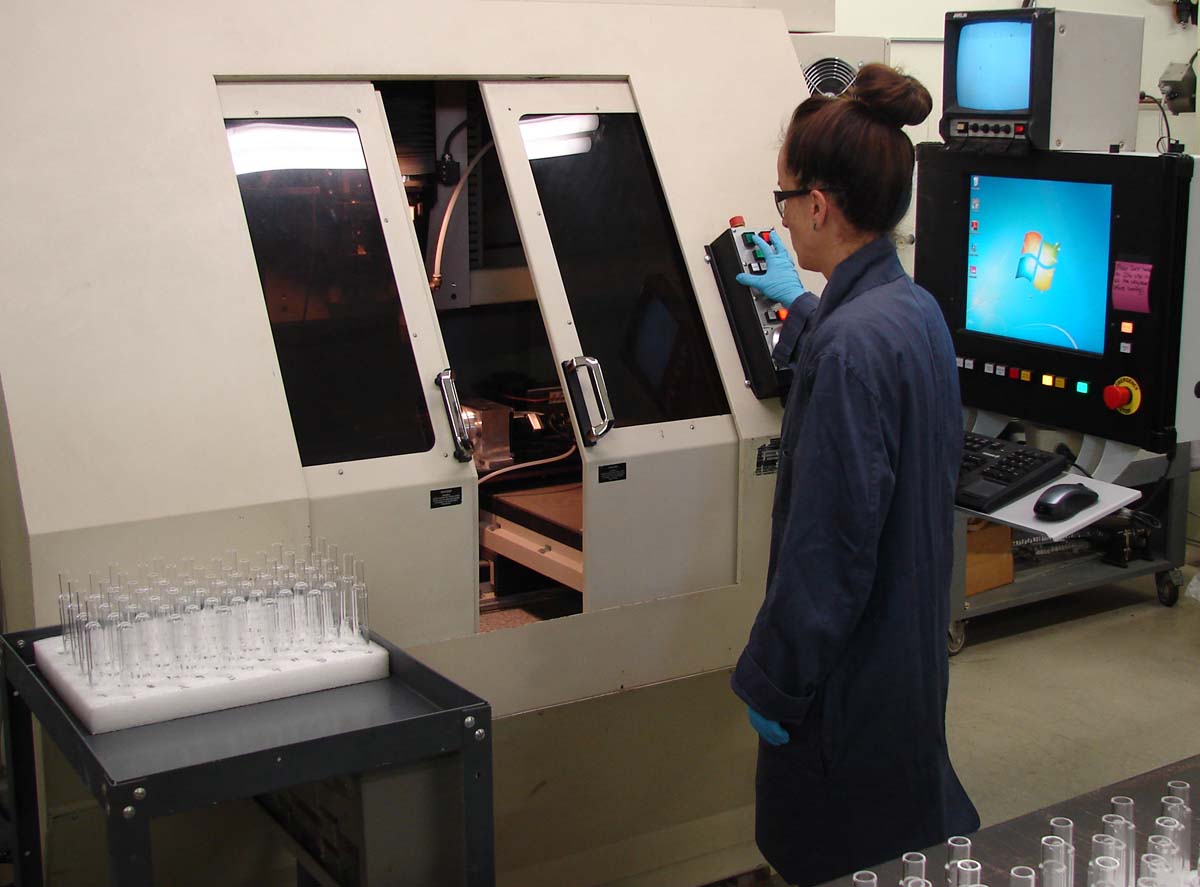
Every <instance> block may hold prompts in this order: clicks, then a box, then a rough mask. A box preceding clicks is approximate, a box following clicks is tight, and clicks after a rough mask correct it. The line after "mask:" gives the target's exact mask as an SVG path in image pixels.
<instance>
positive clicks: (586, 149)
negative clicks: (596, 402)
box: [521, 114, 729, 426]
mask: <svg viewBox="0 0 1200 887" xmlns="http://www.w3.org/2000/svg"><path fill="white" fill-rule="evenodd" d="M570 116H571V117H576V115H570ZM555 120H559V121H563V122H564V125H563V126H560V127H558V129H559V130H560V131H561V130H566V131H567V134H566V135H551V136H550V137H549V138H548V139H546V138H539V135H540V134H539V133H538V132H537V131H536V129H535V127H537V126H538V125H539V124H541V123H544V122H547V121H549V122H550V124H551V126H553V124H554V122H555ZM573 122H574V123H576V124H578V125H572V123H573ZM593 125H594V127H595V128H594V131H587V130H588V129H589V127H591V126H593ZM521 127H522V135H523V136H524V137H525V140H526V150H527V151H528V153H529V156H530V158H531V159H530V164H531V165H532V167H533V177H534V181H535V182H536V183H537V190H538V197H539V198H540V200H541V204H542V210H543V212H544V213H545V218H546V223H547V225H548V226H549V229H550V238H551V240H552V241H553V243H554V252H555V254H556V256H557V257H558V264H559V269H560V271H561V273H562V278H563V283H564V285H565V286H566V291H567V300H568V301H569V302H570V305H571V313H572V314H573V316H574V318H575V326H576V328H577V330H578V334H579V341H580V343H581V345H582V346H583V350H584V353H585V354H587V355H588V356H590V357H594V358H596V359H597V360H599V361H600V364H601V367H602V368H603V370H604V378H605V382H606V384H607V386H608V392H609V397H610V399H611V400H612V408H613V412H614V414H615V418H616V424H617V425H625V426H628V425H644V424H647V423H651V422H666V421H672V420H677V419H693V418H696V417H699V416H714V415H720V414H724V413H728V412H729V406H728V403H727V402H726V400H725V391H724V389H723V388H722V386H721V379H720V376H719V375H718V373H717V366H716V362H715V360H714V359H713V355H712V349H711V347H710V345H709V341H708V336H707V334H706V333H705V330H704V325H703V323H702V321H701V319H700V310H699V308H698V307H697V305H696V295H695V292H694V291H693V290H692V285H691V282H690V280H689V279H688V276H687V272H686V270H685V267H684V264H683V255H682V253H681V252H680V250H679V240H678V237H676V235H675V229H674V227H673V226H672V224H671V218H670V216H669V215H668V213H667V204H666V200H665V199H664V197H663V193H662V187H661V185H660V184H659V181H658V175H657V174H656V172H655V170H654V164H653V163H652V161H651V158H650V149H649V145H648V144H647V143H646V137H645V134H644V132H643V131H642V124H641V121H640V120H639V119H638V116H637V115H636V114H598V115H577V117H576V119H575V120H574V121H572V120H571V119H566V118H564V116H563V115H558V116H556V118H554V119H550V118H547V117H539V116H534V115H530V116H527V117H525V118H522V120H521ZM572 129H574V130H579V129H582V130H585V131H584V132H583V133H582V134H580V133H578V132H575V133H571V132H570V130H572ZM556 139H557V140H558V145H556V144H555V140H556ZM535 140H536V141H540V142H542V144H535ZM547 142H549V144H547ZM560 147H561V149H562V150H564V151H565V150H575V151H577V153H567V154H562V155H560V156H544V157H539V156H538V155H539V154H542V153H548V154H553V153H554V152H555V151H556V150H558V149H559V148H560Z"/></svg>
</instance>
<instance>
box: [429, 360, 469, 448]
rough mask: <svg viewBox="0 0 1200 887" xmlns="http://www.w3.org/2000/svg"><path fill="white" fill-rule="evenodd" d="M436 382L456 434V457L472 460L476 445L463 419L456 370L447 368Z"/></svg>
mask: <svg viewBox="0 0 1200 887" xmlns="http://www.w3.org/2000/svg"><path fill="white" fill-rule="evenodd" d="M434 383H435V384H436V385H437V387H438V388H439V389H440V390H441V392H442V403H443V404H444V405H445V407H446V416H447V418H449V420H450V431H451V433H452V434H453V435H454V458H455V459H457V460H458V461H459V462H470V461H471V454H472V453H473V452H474V449H475V445H474V444H472V443H471V439H470V437H469V436H468V435H467V423H466V422H464V421H463V412H462V404H461V403H459V400H458V388H457V387H456V386H455V384H454V371H453V370H449V369H445V370H442V371H441V372H440V373H438V374H437V378H436V379H434Z"/></svg>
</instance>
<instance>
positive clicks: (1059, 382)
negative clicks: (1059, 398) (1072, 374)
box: [1054, 376, 1067, 388]
mask: <svg viewBox="0 0 1200 887" xmlns="http://www.w3.org/2000/svg"><path fill="white" fill-rule="evenodd" d="M1054 387H1055V388H1066V387H1067V380H1066V379H1064V378H1063V377H1062V376H1055V377H1054Z"/></svg>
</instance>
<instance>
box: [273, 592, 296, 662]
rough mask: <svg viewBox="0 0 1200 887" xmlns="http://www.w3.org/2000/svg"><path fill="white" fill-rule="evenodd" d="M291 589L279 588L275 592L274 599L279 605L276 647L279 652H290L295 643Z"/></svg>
mask: <svg viewBox="0 0 1200 887" xmlns="http://www.w3.org/2000/svg"><path fill="white" fill-rule="evenodd" d="M294 597H295V596H294V595H293V594H292V592H291V589H289V588H281V589H279V591H278V593H277V594H276V597H275V601H276V604H277V605H278V607H279V614H278V618H279V638H278V640H277V642H276V648H277V649H278V650H280V651H281V652H285V653H287V652H291V650H292V648H293V646H294V645H295V643H296V609H295V606H294V604H293V598H294Z"/></svg>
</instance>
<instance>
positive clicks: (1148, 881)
mask: <svg viewBox="0 0 1200 887" xmlns="http://www.w3.org/2000/svg"><path fill="white" fill-rule="evenodd" d="M1137 887H1165V885H1164V884H1163V883H1162V882H1161V881H1159V880H1158V879H1157V878H1138V879H1137Z"/></svg>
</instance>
